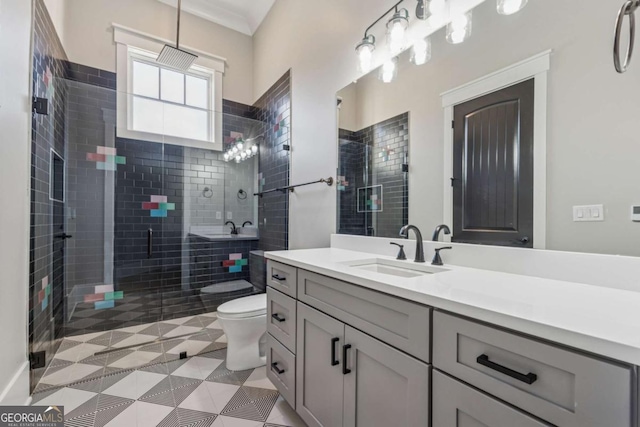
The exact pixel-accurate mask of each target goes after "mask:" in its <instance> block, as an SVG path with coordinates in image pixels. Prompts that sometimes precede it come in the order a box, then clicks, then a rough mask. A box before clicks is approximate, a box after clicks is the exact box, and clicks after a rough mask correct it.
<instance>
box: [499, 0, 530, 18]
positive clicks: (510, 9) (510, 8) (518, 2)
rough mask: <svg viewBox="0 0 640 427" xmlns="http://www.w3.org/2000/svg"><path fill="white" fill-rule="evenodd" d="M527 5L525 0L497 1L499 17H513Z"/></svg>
mask: <svg viewBox="0 0 640 427" xmlns="http://www.w3.org/2000/svg"><path fill="white" fill-rule="evenodd" d="M526 5H527V0H498V7H497V8H498V13H499V14H500V15H513V14H514V13H516V12H519V11H520V10H522V8H524V7H525V6H526Z"/></svg>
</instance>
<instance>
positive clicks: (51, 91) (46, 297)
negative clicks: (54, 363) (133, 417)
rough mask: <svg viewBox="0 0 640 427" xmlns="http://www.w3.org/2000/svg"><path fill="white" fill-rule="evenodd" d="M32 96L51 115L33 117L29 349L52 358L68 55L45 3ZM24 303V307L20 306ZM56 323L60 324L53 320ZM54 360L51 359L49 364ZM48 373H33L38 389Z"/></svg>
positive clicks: (59, 277)
mask: <svg viewBox="0 0 640 427" xmlns="http://www.w3.org/2000/svg"><path fill="white" fill-rule="evenodd" d="M33 28H34V34H33V96H35V97H41V98H47V99H48V107H49V114H48V115H41V114H33V118H32V129H31V130H32V137H31V236H30V263H29V345H30V351H31V352H39V351H45V352H46V355H47V359H50V358H51V357H52V356H53V354H54V353H55V351H56V348H57V345H59V342H58V341H57V340H56V338H57V337H60V336H61V332H62V331H61V330H60V328H56V326H60V325H62V321H61V320H62V316H63V311H64V310H63V295H64V293H63V286H64V268H63V264H62V260H63V259H64V254H63V253H62V252H61V251H62V250H63V249H64V243H62V242H64V240H61V239H54V234H58V235H59V234H60V233H61V232H62V231H64V229H62V230H61V227H62V225H63V221H64V206H63V203H60V202H55V201H52V200H50V198H49V186H50V167H51V150H55V151H56V152H57V153H58V154H59V155H60V156H61V157H63V158H64V156H65V151H66V147H65V140H66V132H67V128H66V120H65V113H64V111H65V102H66V97H67V90H68V89H67V84H66V80H65V77H66V60H67V57H66V54H65V52H64V49H63V48H62V44H61V43H60V40H59V39H58V36H57V34H56V32H55V29H54V27H53V24H52V22H51V19H50V18H49V14H48V12H47V10H46V8H45V6H44V3H43V2H42V0H36V1H35V4H34V25H33ZM16 303H18V304H20V303H21V302H19V301H17V302H16ZM52 318H55V321H53V322H52V321H51V319H52ZM48 361H49V360H47V362H48ZM43 372H44V369H36V370H32V371H31V383H32V384H35V383H36V382H37V381H38V380H39V378H40V377H41V376H42V374H43Z"/></svg>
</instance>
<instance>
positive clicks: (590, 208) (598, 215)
mask: <svg viewBox="0 0 640 427" xmlns="http://www.w3.org/2000/svg"><path fill="white" fill-rule="evenodd" d="M573 221H574V222H594V221H604V205H584V206H574V207H573Z"/></svg>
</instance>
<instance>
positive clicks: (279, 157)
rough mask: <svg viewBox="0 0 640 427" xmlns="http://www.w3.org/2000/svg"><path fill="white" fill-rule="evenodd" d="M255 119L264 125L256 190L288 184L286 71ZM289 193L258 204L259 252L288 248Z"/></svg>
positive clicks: (269, 196)
mask: <svg viewBox="0 0 640 427" xmlns="http://www.w3.org/2000/svg"><path fill="white" fill-rule="evenodd" d="M254 106H255V107H257V109H258V112H257V118H258V120H259V121H261V122H263V123H264V124H265V130H264V139H262V140H259V141H258V142H259V143H260V175H259V176H258V188H259V191H263V190H270V189H274V188H279V187H284V186H287V185H289V168H290V151H289V148H290V147H291V133H290V129H291V78H290V71H287V72H286V73H285V74H284V75H283V76H282V77H281V78H280V79H279V80H278V81H277V82H276V83H275V84H274V85H273V86H272V87H271V88H270V89H269V90H268V91H267V92H266V93H265V94H264V95H262V97H260V99H259V100H258V101H256V103H255V104H254ZM261 182H262V183H263V184H261ZM289 197H290V195H289V193H281V192H279V191H276V192H273V193H269V194H265V195H264V196H263V197H260V198H259V201H258V224H259V228H260V249H262V250H265V251H275V250H284V249H288V248H289Z"/></svg>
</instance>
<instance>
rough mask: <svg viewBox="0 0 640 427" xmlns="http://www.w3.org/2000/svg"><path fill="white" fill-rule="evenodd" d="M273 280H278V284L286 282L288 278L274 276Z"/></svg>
mask: <svg viewBox="0 0 640 427" xmlns="http://www.w3.org/2000/svg"><path fill="white" fill-rule="evenodd" d="M271 278H272V279H276V280H277V281H278V282H284V281H285V280H287V278H286V277H280V276H279V275H277V274H274V275H272V276H271Z"/></svg>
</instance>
